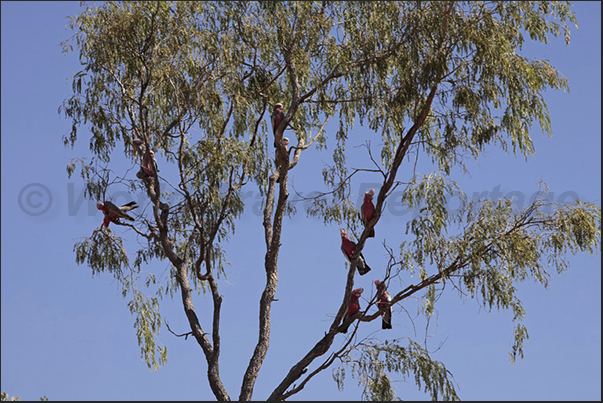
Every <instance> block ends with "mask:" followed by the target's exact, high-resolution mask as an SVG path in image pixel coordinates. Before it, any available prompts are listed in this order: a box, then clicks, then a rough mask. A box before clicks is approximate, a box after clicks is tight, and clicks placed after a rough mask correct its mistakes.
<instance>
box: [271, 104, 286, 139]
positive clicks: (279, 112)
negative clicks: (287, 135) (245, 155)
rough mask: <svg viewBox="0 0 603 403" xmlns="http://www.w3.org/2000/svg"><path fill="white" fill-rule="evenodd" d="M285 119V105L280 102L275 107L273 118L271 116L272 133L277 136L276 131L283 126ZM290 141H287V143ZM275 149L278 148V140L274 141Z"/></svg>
mask: <svg viewBox="0 0 603 403" xmlns="http://www.w3.org/2000/svg"><path fill="white" fill-rule="evenodd" d="M283 119H285V112H283V104H281V103H280V102H279V103H277V104H276V105H274V110H273V111H272V116H270V120H271V122H272V133H273V134H276V129H277V128H278V126H279V125H280V124H281V122H282V121H283ZM288 142H289V141H288V140H287V143H288ZM274 147H275V148H276V138H275V139H274Z"/></svg>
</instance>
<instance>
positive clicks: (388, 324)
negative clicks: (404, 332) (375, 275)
mask: <svg viewBox="0 0 603 403" xmlns="http://www.w3.org/2000/svg"><path fill="white" fill-rule="evenodd" d="M375 285H376V286H377V306H378V307H379V309H382V308H383V307H384V306H385V305H386V304H387V303H388V302H390V301H391V300H392V297H391V295H389V292H387V286H386V285H385V283H384V282H383V281H379V280H375ZM391 328H392V307H391V305H390V306H388V307H387V308H386V309H385V310H384V311H383V316H382V319H381V329H391Z"/></svg>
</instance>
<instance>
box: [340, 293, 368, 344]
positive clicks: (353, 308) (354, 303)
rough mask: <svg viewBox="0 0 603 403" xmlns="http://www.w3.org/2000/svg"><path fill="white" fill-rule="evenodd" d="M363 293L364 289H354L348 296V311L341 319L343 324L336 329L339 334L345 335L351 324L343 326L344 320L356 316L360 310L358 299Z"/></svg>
mask: <svg viewBox="0 0 603 403" xmlns="http://www.w3.org/2000/svg"><path fill="white" fill-rule="evenodd" d="M363 291H364V288H356V289H354V290H352V295H351V296H350V304H349V305H348V311H347V312H346V314H345V316H344V317H343V322H344V323H343V324H342V325H341V326H339V329H338V330H339V331H340V332H341V333H347V332H348V327H350V324H351V322H350V323H348V324H347V325H346V324H345V321H346V319H348V318H351V317H352V316H354V315H356V313H357V312H358V311H359V310H360V301H359V300H358V298H360V296H361V295H362V292H363Z"/></svg>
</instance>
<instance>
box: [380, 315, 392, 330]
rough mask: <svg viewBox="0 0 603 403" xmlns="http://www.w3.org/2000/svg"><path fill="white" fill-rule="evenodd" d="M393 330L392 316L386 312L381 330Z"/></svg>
mask: <svg viewBox="0 0 603 403" xmlns="http://www.w3.org/2000/svg"><path fill="white" fill-rule="evenodd" d="M391 328H392V314H391V312H386V313H385V314H384V315H383V319H382V321H381V329H391Z"/></svg>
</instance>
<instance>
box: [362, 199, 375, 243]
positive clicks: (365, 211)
mask: <svg viewBox="0 0 603 403" xmlns="http://www.w3.org/2000/svg"><path fill="white" fill-rule="evenodd" d="M373 196H375V189H371V190H369V191H368V192H365V193H364V202H363V203H362V206H360V216H361V217H362V222H363V223H364V226H365V227H366V225H367V224H368V222H369V221H371V219H372V218H373V214H375V205H374V204H373ZM368 236H369V238H374V237H375V227H373V228H371V231H370V232H369V234H368Z"/></svg>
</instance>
